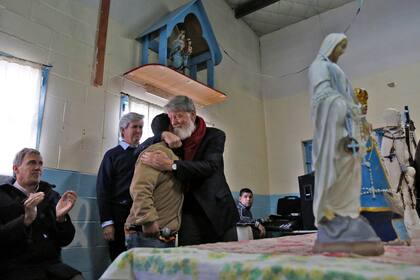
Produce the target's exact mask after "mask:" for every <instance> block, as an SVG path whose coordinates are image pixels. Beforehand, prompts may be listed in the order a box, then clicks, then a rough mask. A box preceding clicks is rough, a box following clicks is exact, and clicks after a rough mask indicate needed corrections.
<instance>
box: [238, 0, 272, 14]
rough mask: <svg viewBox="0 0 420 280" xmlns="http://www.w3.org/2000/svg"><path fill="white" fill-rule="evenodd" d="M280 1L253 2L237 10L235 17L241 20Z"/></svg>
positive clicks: (240, 6) (261, 0)
mask: <svg viewBox="0 0 420 280" xmlns="http://www.w3.org/2000/svg"><path fill="white" fill-rule="evenodd" d="M278 1H280V0H252V1H248V2H246V3H244V4H242V5H239V6H238V7H236V8H235V17H236V18H241V17H244V16H246V15H249V14H251V13H253V12H255V11H258V10H260V9H262V8H265V7H267V6H270V5H271V4H274V3H276V2H278Z"/></svg>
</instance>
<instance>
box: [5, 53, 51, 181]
mask: <svg viewBox="0 0 420 280" xmlns="http://www.w3.org/2000/svg"><path fill="white" fill-rule="evenodd" d="M49 68H50V67H49V66H43V65H39V64H36V63H31V62H28V61H24V60H21V59H17V58H14V57H11V56H8V55H6V54H3V53H0V127H1V130H2V131H3V134H2V135H3V136H2V137H1V140H0V154H1V161H0V174H4V175H11V174H12V162H13V159H14V156H15V154H16V153H17V152H18V151H20V150H21V149H22V148H24V147H28V148H36V147H38V144H39V138H40V132H41V124H42V114H43V108H44V101H45V91H46V82H47V78H48V72H49Z"/></svg>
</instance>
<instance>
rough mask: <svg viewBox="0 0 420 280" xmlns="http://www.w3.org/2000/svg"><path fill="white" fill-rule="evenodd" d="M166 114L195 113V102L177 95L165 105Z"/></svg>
mask: <svg viewBox="0 0 420 280" xmlns="http://www.w3.org/2000/svg"><path fill="white" fill-rule="evenodd" d="M164 108H165V110H166V112H188V113H191V112H195V106H194V102H193V101H192V99H191V98H189V97H187V96H184V95H177V96H175V97H174V98H172V99H171V100H170V101H169V102H168V104H166V105H165V107H164Z"/></svg>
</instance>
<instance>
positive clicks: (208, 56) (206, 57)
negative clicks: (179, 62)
mask: <svg viewBox="0 0 420 280" xmlns="http://www.w3.org/2000/svg"><path fill="white" fill-rule="evenodd" d="M209 59H211V54H210V52H205V53H202V54H200V55H197V56H194V57H192V58H190V59H189V62H188V65H197V64H200V63H202V62H205V61H207V60H209Z"/></svg>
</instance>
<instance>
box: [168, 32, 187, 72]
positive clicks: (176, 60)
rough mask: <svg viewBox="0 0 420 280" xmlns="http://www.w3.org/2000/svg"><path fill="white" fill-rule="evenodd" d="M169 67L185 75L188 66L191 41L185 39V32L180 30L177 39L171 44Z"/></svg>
mask: <svg viewBox="0 0 420 280" xmlns="http://www.w3.org/2000/svg"><path fill="white" fill-rule="evenodd" d="M170 49H171V51H170V54H169V57H170V58H171V60H172V62H171V67H172V68H174V69H175V70H177V71H179V72H182V73H184V74H185V69H186V68H187V65H188V58H189V57H190V55H191V53H192V45H191V39H190V38H186V36H185V30H181V31H180V33H179V34H178V36H177V38H176V39H175V40H174V41H173V42H172V43H171V48H170Z"/></svg>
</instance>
